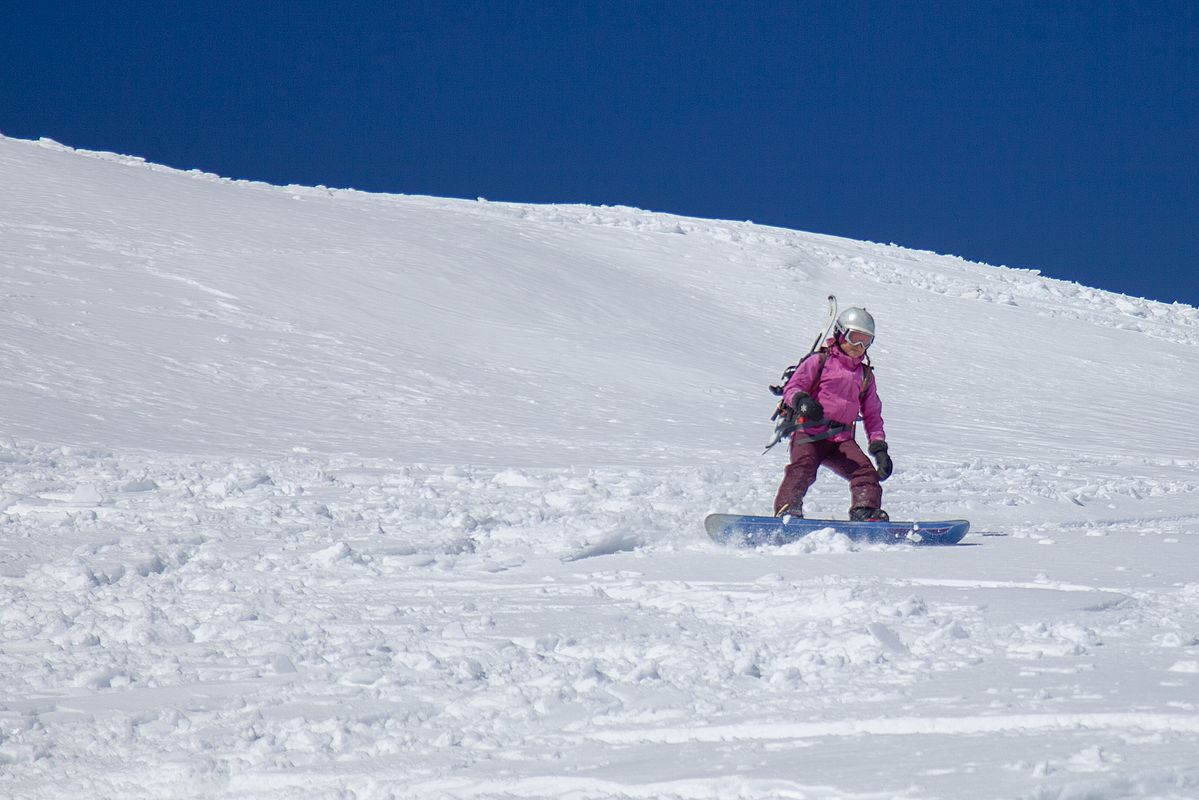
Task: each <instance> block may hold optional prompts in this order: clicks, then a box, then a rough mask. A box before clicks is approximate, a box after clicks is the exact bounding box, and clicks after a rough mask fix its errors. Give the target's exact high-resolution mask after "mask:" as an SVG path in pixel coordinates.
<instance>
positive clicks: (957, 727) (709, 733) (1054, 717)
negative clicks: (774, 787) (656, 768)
mask: <svg viewBox="0 0 1199 800" xmlns="http://www.w3.org/2000/svg"><path fill="white" fill-rule="evenodd" d="M1124 728H1131V729H1136V730H1140V731H1145V732H1161V733H1199V714H1137V713H1124V712H1110V713H1094V714H1009V715H1003V716H994V717H985V716H984V717H978V716H975V717H879V718H876V719H846V720H834V721H829V722H791V723H777V722H769V721H756V722H745V723H740V724H737V725H714V726H711V727H707V728H647V729H645V730H611V731H596V732H594V733H589V734H586V735H585V736H584V737H582V738H585V739H590V740H593V741H599V742H605V743H607V744H636V743H643V742H658V743H663V744H687V743H691V742H729V741H766V740H777V739H822V738H831V737H843V736H916V735H932V736H938V735H943V736H949V735H959V734H979V733H1003V732H1006V731H1018V732H1022V733H1028V732H1036V731H1064V730H1075V731H1078V730H1090V731H1102V730H1116V729H1124Z"/></svg>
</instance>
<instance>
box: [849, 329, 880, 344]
mask: <svg viewBox="0 0 1199 800" xmlns="http://www.w3.org/2000/svg"><path fill="white" fill-rule="evenodd" d="M845 341H847V342H849V343H850V344H860V345H861V346H862V347H869V346H870V345H871V343H873V342H874V337H873V336H871V335H870V334H868V333H866V332H865V331H854V330H849V331H846V332H845Z"/></svg>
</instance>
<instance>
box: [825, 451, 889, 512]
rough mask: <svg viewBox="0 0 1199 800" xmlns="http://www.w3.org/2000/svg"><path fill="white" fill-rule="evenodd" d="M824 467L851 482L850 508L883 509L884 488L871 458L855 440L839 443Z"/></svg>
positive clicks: (851, 509)
mask: <svg viewBox="0 0 1199 800" xmlns="http://www.w3.org/2000/svg"><path fill="white" fill-rule="evenodd" d="M824 465H825V466H826V467H828V468H829V469H831V470H832V471H833V472H835V473H837V474H838V475H840V476H841V477H842V478H845V479H846V480H847V481H849V496H850V504H849V508H850V511H851V512H852V511H853V509H855V508H882V506H883V487H882V484H880V483H879V480H878V470H877V469H875V467H874V464H873V463H871V461H870V457H869V456H867V455H866V454H865V453H863V452H862V448H861V447H859V446H858V443H857V442H855V441H854V440H853V439H849V440H847V441H844V442H837V444H836V446H835V447H834V449H833V451H832V452H831V453H829V455H828V457H827V458H826V459H825V462H824Z"/></svg>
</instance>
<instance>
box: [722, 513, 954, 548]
mask: <svg viewBox="0 0 1199 800" xmlns="http://www.w3.org/2000/svg"><path fill="white" fill-rule="evenodd" d="M704 528H705V529H706V530H707V531H708V535H709V536H711V537H712V541H714V542H717V543H718V544H728V545H733V546H735V547H759V546H762V545H781V544H790V543H791V542H794V541H797V540H799V539H802V538H803V537H804V536H807V535H808V534H809V533H815V532H816V531H819V530H824V529H826V528H832V529H833V530H834V531H836V532H837V533H840V534H844V535H845V536H847V537H849V538H850V539H851V540H852V541H855V542H867V543H870V544H918V545H938V544H957V543H958V542H960V541H962V537H964V536H965V535H966V531H968V530H970V523H969V522H967V521H966V520H964V519H951V520H944V521H940V522H846V521H845V520H838V519H796V518H795V517H783V518H781V519H780V518H779V517H753V516H747V515H745V514H709V515H708V517H707V519H705V520H704Z"/></svg>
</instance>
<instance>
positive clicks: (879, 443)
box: [866, 439, 895, 481]
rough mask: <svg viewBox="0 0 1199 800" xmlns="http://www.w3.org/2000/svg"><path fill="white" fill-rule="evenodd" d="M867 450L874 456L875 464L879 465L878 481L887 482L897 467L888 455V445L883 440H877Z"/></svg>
mask: <svg viewBox="0 0 1199 800" xmlns="http://www.w3.org/2000/svg"><path fill="white" fill-rule="evenodd" d="M866 449H867V450H869V451H870V455H872V456H874V463H875V464H878V479H879V480H880V481H885V480H886V479H887V478H890V477H891V473H892V472H893V471H894V469H895V466H894V465H893V464H892V463H891V456H889V455H887V443H886V442H884V441H883V440H882V439H875V440H874V441H873V442H871V443H870V447H868V448H866Z"/></svg>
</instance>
